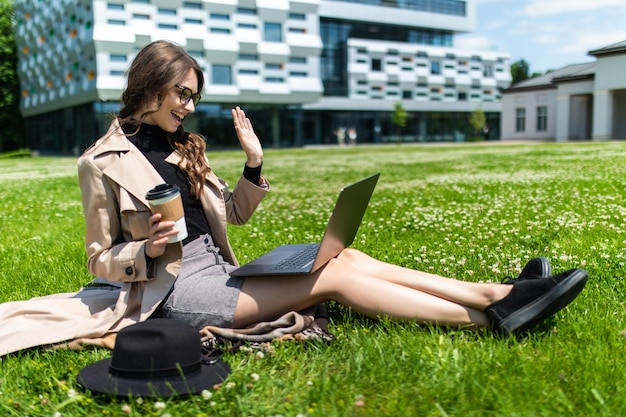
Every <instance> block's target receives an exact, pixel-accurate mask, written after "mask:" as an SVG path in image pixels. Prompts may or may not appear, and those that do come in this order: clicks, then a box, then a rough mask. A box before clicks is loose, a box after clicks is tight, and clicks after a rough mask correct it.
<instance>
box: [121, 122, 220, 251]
mask: <svg viewBox="0 0 626 417" xmlns="http://www.w3.org/2000/svg"><path fill="white" fill-rule="evenodd" d="M135 129H136V127H135V126H124V127H123V130H124V132H125V133H127V134H128V133H133V132H134V131H135ZM166 135H167V133H166V132H165V131H164V130H162V129H161V128H159V127H158V126H154V125H149V124H146V123H143V124H142V125H141V126H140V128H139V131H138V132H137V133H135V134H134V135H133V136H129V138H128V139H129V140H130V141H131V142H132V143H133V144H134V145H135V146H136V147H137V148H139V150H140V151H141V152H142V153H143V154H144V156H145V157H146V159H148V161H150V163H151V164H152V166H153V167H154V168H155V169H156V170H157V172H158V173H159V174H160V175H161V177H163V179H164V180H165V182H166V183H168V184H176V185H178V186H179V187H180V195H181V198H182V200H183V208H184V210H185V223H186V224H187V238H186V239H185V240H183V244H186V243H188V242H191V241H192V240H194V239H196V238H197V237H198V236H200V235H203V234H205V233H211V228H210V227H209V223H208V222H207V219H206V217H205V216H204V211H203V210H202V203H201V201H200V200H199V199H197V198H196V197H194V196H193V195H192V194H191V191H190V187H189V180H188V178H187V176H186V175H185V173H184V172H183V171H182V170H181V169H180V167H178V165H176V164H170V163H169V162H166V161H165V159H166V158H167V157H168V156H169V155H170V154H171V153H172V151H173V148H172V146H171V145H170V143H169V142H168V140H167V136H166Z"/></svg>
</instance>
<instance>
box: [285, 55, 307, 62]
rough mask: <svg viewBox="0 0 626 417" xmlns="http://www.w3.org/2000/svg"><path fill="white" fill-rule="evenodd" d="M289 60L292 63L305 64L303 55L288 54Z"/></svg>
mask: <svg viewBox="0 0 626 417" xmlns="http://www.w3.org/2000/svg"><path fill="white" fill-rule="evenodd" d="M289 62H290V63H292V64H306V57H303V56H290V57H289Z"/></svg>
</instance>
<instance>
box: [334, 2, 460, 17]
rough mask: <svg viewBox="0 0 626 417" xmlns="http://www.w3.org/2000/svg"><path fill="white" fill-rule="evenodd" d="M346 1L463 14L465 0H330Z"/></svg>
mask: <svg viewBox="0 0 626 417" xmlns="http://www.w3.org/2000/svg"><path fill="white" fill-rule="evenodd" d="M332 1H342V2H346V3H359V4H371V5H372V6H382V7H396V8H399V9H407V10H416V11H420V12H428V13H441V14H448V15H451V16H465V15H466V13H467V10H466V7H465V6H466V5H465V1H460V0H332Z"/></svg>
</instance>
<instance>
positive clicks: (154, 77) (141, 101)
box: [118, 41, 211, 198]
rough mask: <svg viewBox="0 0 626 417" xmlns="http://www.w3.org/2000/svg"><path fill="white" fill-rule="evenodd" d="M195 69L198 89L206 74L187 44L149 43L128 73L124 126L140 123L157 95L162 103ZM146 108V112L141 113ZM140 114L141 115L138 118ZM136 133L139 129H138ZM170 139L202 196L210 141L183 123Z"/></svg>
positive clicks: (196, 193)
mask: <svg viewBox="0 0 626 417" xmlns="http://www.w3.org/2000/svg"><path fill="white" fill-rule="evenodd" d="M190 69H193V70H194V72H195V73H196V77H197V78H198V92H201V91H202V88H203V87H204V74H203V73H202V69H201V68H200V66H199V65H198V63H197V62H196V60H195V59H193V57H191V56H190V55H189V54H188V53H187V52H186V51H185V50H184V49H183V48H181V47H180V46H178V45H176V44H173V43H171V42H167V41H155V42H152V43H150V44H148V45H147V46H145V47H144V48H143V49H142V50H141V51H139V53H138V54H137V56H136V57H135V59H134V60H133V62H132V64H131V66H130V68H129V69H128V73H127V79H128V82H127V86H126V89H125V90H124V92H123V93H122V105H123V106H122V109H121V110H120V112H119V115H118V121H119V123H120V126H123V125H125V124H129V125H137V130H138V129H139V124H138V122H139V123H141V122H142V121H143V120H144V119H145V117H146V116H147V115H149V114H151V113H154V112H156V111H157V110H158V109H157V110H146V109H150V108H151V106H152V104H153V103H154V98H155V97H157V102H158V106H159V107H160V106H161V100H162V97H163V96H164V94H166V92H168V91H169V90H170V89H171V88H172V87H174V86H175V85H177V84H180V82H181V81H182V80H183V79H184V78H185V76H186V75H187V74H188V73H189V70H190ZM140 111H143V113H141V114H140V113H139V112H140ZM137 117H139V119H138V120H137ZM135 133H136V132H135ZM167 137H168V140H169V141H170V143H171V144H172V146H173V147H174V148H175V150H176V151H177V152H179V153H180V154H181V155H182V157H183V158H182V160H181V161H180V163H179V167H180V169H181V170H182V171H183V172H184V173H185V174H186V175H187V177H188V178H189V182H190V186H191V194H192V195H194V196H195V197H196V198H200V195H201V194H202V186H203V184H204V178H205V177H206V175H207V174H208V173H209V171H211V168H210V167H209V163H208V161H207V159H206V156H205V152H206V143H205V141H204V138H203V137H202V136H201V135H198V134H196V133H189V132H185V130H184V129H183V126H182V125H181V126H179V127H178V129H177V130H176V132H174V133H168V135H167Z"/></svg>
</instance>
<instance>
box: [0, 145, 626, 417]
mask: <svg viewBox="0 0 626 417" xmlns="http://www.w3.org/2000/svg"><path fill="white" fill-rule="evenodd" d="M209 158H210V159H211V162H212V165H213V168H214V169H215V171H216V172H217V173H218V175H220V176H222V177H223V178H225V179H226V180H227V181H228V182H230V183H231V185H234V184H235V182H236V181H237V179H238V177H239V175H240V173H241V169H242V168H243V164H244V161H245V159H244V156H243V153H242V152H230V151H229V152H215V153H212V152H209ZM624 161H626V143H625V142H606V143H570V144H554V143H551V144H545V143H543V144H528V145H520V144H510V145H509V144H497V145H494V144H485V143H481V144H464V145H444V146H438V145H421V146H411V145H405V146H384V147H374V146H372V147H368V146H359V147H356V148H334V149H293V150H285V149H281V150H273V149H268V150H266V158H265V163H264V173H265V175H266V176H267V178H268V179H269V180H270V182H271V184H272V192H271V193H270V194H269V195H268V197H267V198H266V199H265V200H264V201H263V202H262V203H261V206H260V207H259V209H258V210H257V212H256V214H255V216H254V217H253V218H252V220H251V221H250V222H249V223H248V225H246V226H243V227H232V228H231V229H230V232H231V242H232V244H233V246H234V247H235V249H236V251H237V253H238V256H239V260H240V261H241V262H245V261H247V260H249V259H252V258H254V257H255V256H257V255H259V254H261V253H262V252H264V251H266V250H268V249H271V248H272V247H274V246H276V245H278V244H281V243H290V242H297V243H301V242H308V241H315V240H318V239H319V238H320V237H321V234H322V232H323V228H324V225H325V223H326V220H327V218H328V215H329V214H330V210H331V209H332V205H333V203H334V200H335V198H336V195H337V192H338V190H339V188H340V187H341V186H342V185H345V184H348V183H350V182H352V181H355V180H357V179H360V178H361V177H364V176H366V175H368V174H370V173H373V172H377V171H380V172H381V177H380V180H379V183H378V186H377V188H376V191H375V192H374V195H373V197H372V201H371V203H370V206H369V208H368V211H367V213H366V215H365V219H364V220H363V224H362V225H361V228H360V230H359V234H358V237H357V239H356V241H355V242H354V245H353V246H354V247H356V248H358V249H361V250H363V251H365V252H367V253H369V254H371V255H373V256H375V257H377V258H380V259H383V260H385V261H388V262H393V263H397V264H401V265H403V266H406V267H409V268H416V269H422V270H426V271H428V272H433V273H438V274H442V275H446V276H451V277H454V278H458V279H462V280H468V281H495V282H499V281H500V280H501V279H502V278H503V277H505V276H507V275H516V274H517V273H518V272H519V271H520V269H521V267H523V265H524V264H525V262H526V261H527V260H528V259H530V258H531V257H533V256H537V255H543V256H546V257H548V258H549V259H550V260H551V261H552V264H553V268H554V270H555V271H556V272H560V271H563V270H565V269H569V268H573V267H583V268H585V269H586V270H587V271H588V272H589V281H588V283H587V286H586V288H585V290H584V291H583V293H582V294H581V295H580V296H579V297H578V298H577V299H576V300H575V301H574V302H573V303H572V304H571V305H570V306H568V307H567V308H566V309H564V310H563V311H561V312H559V313H558V314H557V315H556V316H555V317H554V318H552V319H550V320H548V321H547V322H546V323H544V324H543V325H541V326H538V327H537V328H536V329H535V330H534V331H533V332H532V333H531V334H529V335H527V336H523V337H520V338H514V337H508V338H502V337H496V336H494V335H492V334H491V333H489V332H485V333H482V334H480V333H474V332H471V331H466V330H450V329H442V328H432V327H428V326H418V325H415V324H412V323H392V322H389V321H387V320H384V319H382V320H380V321H375V320H368V319H364V318H363V317H361V316H359V315H358V314H356V313H353V312H351V311H350V310H348V309H346V308H344V307H342V306H339V305H336V304H333V303H331V304H330V306H329V307H330V312H331V320H332V322H331V331H332V332H333V333H334V334H335V335H336V336H337V340H336V341H334V342H332V343H330V344H324V343H318V342H311V343H305V344H302V343H299V342H285V343H281V344H276V345H275V346H274V347H275V351H274V352H273V353H268V354H265V355H259V354H258V353H257V352H249V351H242V352H239V353H236V354H233V355H229V356H227V357H226V358H225V359H226V360H227V361H228V362H229V364H230V365H231V367H232V369H233V373H232V374H231V375H230V376H229V378H228V380H227V381H226V383H225V384H223V385H222V387H221V389H219V390H217V391H211V392H210V393H208V394H209V395H205V396H202V395H197V396H193V397H189V398H183V399H163V400H161V401H154V400H148V399H144V400H143V401H142V400H141V399H139V400H132V401H118V400H111V399H108V398H107V399H100V398H97V397H94V396H92V395H91V394H90V393H88V392H84V391H82V390H81V389H80V387H79V386H78V385H77V383H76V379H75V378H76V374H77V373H78V371H80V369H82V368H83V367H84V366H86V365H88V364H90V363H92V362H94V361H96V360H99V359H103V358H106V357H108V356H109V355H110V352H109V351H107V350H105V349H89V350H85V351H81V352H75V351H51V350H46V349H33V350H29V351H25V352H19V353H18V354H15V355H9V356H7V357H4V358H2V360H1V361H0V415H1V416H55V415H56V416H101V415H102V416H104V415H109V416H118V415H132V416H166V415H168V416H172V417H174V416H242V417H243V416H278V415H281V416H285V417H291V416H294V417H295V416H620V415H626V371H625V369H626V359H625V356H626V339H625V338H624V337H623V336H622V335H621V332H622V330H623V329H625V328H626V319H625V314H624V313H625V289H626V284H625V278H626V163H625V162H624ZM0 225H1V228H0V302H5V301H11V300H20V299H26V298H29V297H33V296H39V295H46V294H49V293H53V292H64V291H74V290H76V289H78V288H79V287H80V286H81V285H83V284H84V283H86V282H87V281H88V280H90V278H91V277H90V276H89V274H88V272H87V270H86V256H85V252H84V223H83V216H82V208H81V204H80V192H79V188H78V181H77V176H76V159H75V158H48V157H38V158H25V159H3V160H0ZM208 397H210V398H208Z"/></svg>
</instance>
